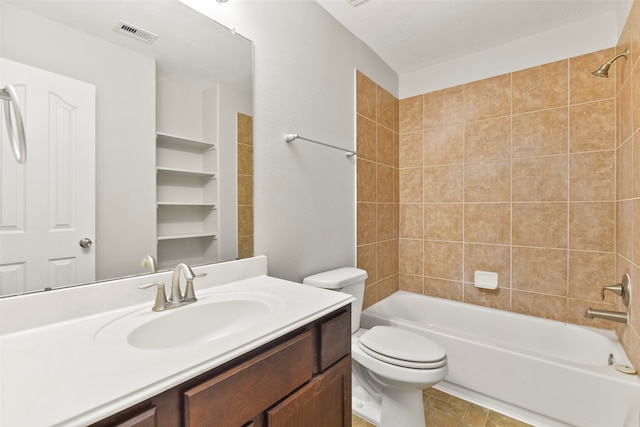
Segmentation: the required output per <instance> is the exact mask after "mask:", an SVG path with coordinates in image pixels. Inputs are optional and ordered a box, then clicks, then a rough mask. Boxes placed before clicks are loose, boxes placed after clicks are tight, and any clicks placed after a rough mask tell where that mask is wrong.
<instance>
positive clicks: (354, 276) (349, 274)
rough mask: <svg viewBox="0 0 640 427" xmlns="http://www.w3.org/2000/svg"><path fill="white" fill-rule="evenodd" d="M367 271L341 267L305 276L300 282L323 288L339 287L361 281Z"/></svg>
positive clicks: (365, 276)
mask: <svg viewBox="0 0 640 427" xmlns="http://www.w3.org/2000/svg"><path fill="white" fill-rule="evenodd" d="M367 277H368V276H367V272H366V271H365V270H362V269H360V268H355V267H342V268H337V269H335V270H329V271H323V272H322V273H318V274H314V275H313V276H309V277H305V278H304V280H303V281H302V283H304V284H305V285H310V286H316V287H318V288H324V289H340V288H344V287H346V286H350V285H354V284H356V283H358V282H363V281H364V280H365V279H366V278H367Z"/></svg>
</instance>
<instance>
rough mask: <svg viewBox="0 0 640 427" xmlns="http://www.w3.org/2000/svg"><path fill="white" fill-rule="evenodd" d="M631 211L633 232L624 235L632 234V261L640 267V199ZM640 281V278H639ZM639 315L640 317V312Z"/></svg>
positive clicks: (626, 231)
mask: <svg viewBox="0 0 640 427" xmlns="http://www.w3.org/2000/svg"><path fill="white" fill-rule="evenodd" d="M631 210H632V212H631V218H632V219H631V231H630V230H628V229H627V230H625V231H624V233H625V234H627V235H628V234H631V253H632V261H633V263H634V264H635V265H640V199H634V200H632V201H631ZM638 280H640V277H638ZM639 291H640V289H639ZM638 315H640V312H639V313H638Z"/></svg>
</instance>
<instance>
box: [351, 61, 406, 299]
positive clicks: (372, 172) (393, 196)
mask: <svg viewBox="0 0 640 427" xmlns="http://www.w3.org/2000/svg"><path fill="white" fill-rule="evenodd" d="M356 93H357V97H356V113H357V114H356V122H357V124H356V126H357V151H358V158H357V162H358V164H357V170H358V177H357V181H358V184H357V194H358V196H357V200H358V207H357V216H358V218H357V222H358V227H357V229H358V234H357V246H358V267H360V268H362V269H364V270H366V271H367V272H368V274H369V278H368V279H367V281H366V287H365V306H369V305H371V304H372V303H374V302H376V301H379V300H381V299H382V298H384V297H386V296H388V295H390V294H392V293H393V292H395V291H397V290H398V230H399V224H398V220H399V209H398V208H399V205H398V201H399V199H398V195H399V192H398V123H399V120H398V100H397V99H396V98H395V97H394V96H393V95H391V94H390V93H389V92H387V91H386V90H384V89H382V88H381V87H380V86H378V85H377V84H375V83H374V82H373V81H372V80H370V79H369V78H367V77H366V76H364V75H363V74H362V73H360V72H356Z"/></svg>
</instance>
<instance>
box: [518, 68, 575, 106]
mask: <svg viewBox="0 0 640 427" xmlns="http://www.w3.org/2000/svg"><path fill="white" fill-rule="evenodd" d="M568 66H569V61H568V60H563V61H557V62H552V63H550V64H545V65H540V66H538V67H533V68H529V69H527V70H523V71H518V72H515V73H513V75H512V81H511V84H512V91H513V92H512V97H513V98H512V102H513V113H514V114H518V113H525V112H529V111H535V110H543V109H547V108H555V107H560V106H563V105H567V99H568V93H569V79H568V73H567V72H568Z"/></svg>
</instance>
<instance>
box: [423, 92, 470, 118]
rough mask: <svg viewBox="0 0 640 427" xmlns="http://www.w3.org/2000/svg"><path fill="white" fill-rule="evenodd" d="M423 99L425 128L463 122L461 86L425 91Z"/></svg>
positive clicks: (462, 93)
mask: <svg viewBox="0 0 640 427" xmlns="http://www.w3.org/2000/svg"><path fill="white" fill-rule="evenodd" d="M423 100H424V119H423V125H424V128H425V129H427V128H432V127H439V126H450V125H452V124H456V123H463V122H464V90H463V86H455V87H452V88H449V89H443V90H439V91H436V92H431V93H426V94H424V97H423Z"/></svg>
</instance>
